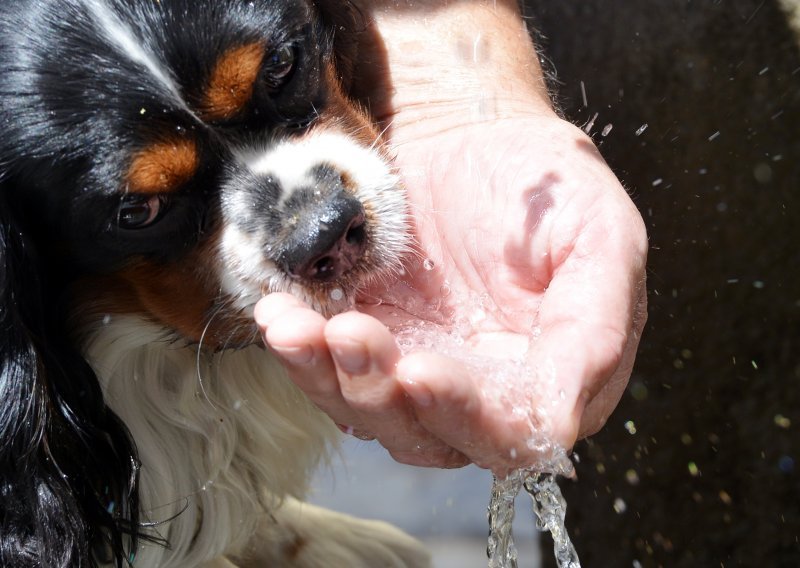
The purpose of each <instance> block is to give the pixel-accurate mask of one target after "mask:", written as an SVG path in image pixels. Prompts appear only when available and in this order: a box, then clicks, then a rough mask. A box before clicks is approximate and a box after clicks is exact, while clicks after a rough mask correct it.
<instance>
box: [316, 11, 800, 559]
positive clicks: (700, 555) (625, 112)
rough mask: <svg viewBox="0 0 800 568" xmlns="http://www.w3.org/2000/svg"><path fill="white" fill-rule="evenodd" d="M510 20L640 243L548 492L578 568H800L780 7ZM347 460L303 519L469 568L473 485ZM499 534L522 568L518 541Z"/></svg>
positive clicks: (784, 40)
mask: <svg viewBox="0 0 800 568" xmlns="http://www.w3.org/2000/svg"><path fill="white" fill-rule="evenodd" d="M526 16H527V17H528V18H529V19H530V27H531V29H532V30H534V34H535V36H536V41H537V44H538V45H539V46H540V48H541V50H542V58H543V61H544V63H545V66H546V68H547V69H548V70H549V71H550V73H551V75H552V86H553V89H554V91H555V92H556V95H557V98H558V100H559V103H560V105H561V107H562V108H563V111H564V113H565V115H566V117H567V118H568V119H569V120H571V121H573V122H575V123H576V124H578V125H581V126H583V127H585V128H586V129H587V130H589V132H590V134H591V135H592V136H593V138H594V140H595V142H596V143H597V144H598V146H599V147H600V149H601V151H602V153H603V154H604V156H605V157H606V159H607V161H608V162H609V164H610V165H611V167H612V168H613V169H614V170H615V171H616V173H617V175H618V176H619V177H620V179H621V180H622V181H623V183H624V184H625V186H626V187H627V188H628V189H629V191H630V194H631V196H632V198H633V199H634V201H635V203H636V204H637V206H638V207H639V209H640V211H641V213H642V215H643V217H644V219H645V222H646V223H647V226H648V230H649V234H650V244H651V248H650V257H649V270H648V278H649V306H650V307H649V313H650V319H649V321H648V326H647V329H646V331H645V335H644V338H643V341H642V344H641V348H640V351H639V356H638V360H637V366H636V369H635V371H634V375H633V377H632V379H631V383H630V386H629V388H628V391H627V393H626V395H625V397H624V398H623V400H622V402H621V404H620V406H619V408H618V410H617V411H616V412H615V414H614V415H613V416H612V418H611V420H610V421H609V423H608V425H607V426H606V427H605V428H604V430H603V431H602V432H600V433H599V434H598V435H596V436H594V437H593V438H592V439H591V440H587V441H584V442H581V443H579V444H578V445H577V446H576V452H577V453H578V454H579V455H580V457H581V461H580V463H579V464H578V466H577V470H578V476H579V481H578V482H575V483H573V482H562V484H561V485H562V488H563V490H564V492H565V495H566V497H567V501H568V510H567V524H568V527H569V529H570V532H571V536H572V540H573V542H574V543H575V546H576V548H577V550H578V553H579V555H580V558H581V561H582V564H583V566H584V567H586V568H591V567H603V568H613V567H617V566H619V567H626V568H629V567H635V568H639V567H661V566H665V567H666V566H669V567H675V566H677V567H682V566H687V567H689V566H692V567H695V566H702V567H706V566H707V567H723V568H729V567H732V566H749V567H752V566H769V567H779V568H780V567H796V566H800V463H798V462H800V56H799V55H798V46H799V45H800V43H798V37H800V36H799V35H798V33H797V32H798V31H800V27H798V25H800V7H799V6H798V2H797V1H796V0H783V1H779V0H703V1H700V0H637V1H636V2H630V1H629V0H582V1H580V2H565V1H563V0H542V1H539V0H529V1H528V2H527V5H526ZM793 26H794V27H793ZM346 453H347V454H348V455H347V461H348V463H349V465H348V466H347V469H339V470H338V471H337V472H336V474H335V476H334V481H331V478H330V477H326V478H320V479H319V480H318V484H317V488H318V490H317V496H316V497H317V501H318V502H321V503H324V504H326V505H329V506H332V507H334V508H337V509H340V510H346V511H350V512H354V513H358V514H361V515H365V516H372V517H379V518H384V519H388V520H391V521H393V522H395V523H396V524H398V525H400V526H401V527H403V528H405V529H406V530H408V531H409V532H411V533H413V534H416V535H418V536H420V537H422V538H423V539H425V540H428V541H430V542H431V544H432V546H433V547H434V550H435V552H436V558H437V560H436V566H437V567H450V566H453V567H462V568H470V567H473V566H474V567H476V568H477V567H479V566H485V565H486V559H485V554H484V549H485V544H486V531H487V528H486V527H487V525H486V506H487V503H488V499H489V491H490V486H491V479H490V478H489V476H488V474H486V473H485V472H481V471H479V470H477V469H474V468H467V469H465V470H462V471H458V472H450V471H428V470H420V469H414V468H406V467H403V466H400V465H398V464H394V463H391V462H390V460H389V459H388V458H387V457H386V455H385V452H383V450H381V448H379V447H378V446H376V445H371V444H365V443H363V442H357V441H353V442H351V443H349V444H348V447H347V448H346ZM331 483H334V485H330V484H331ZM526 513H529V508H527V503H525V504H523V505H520V504H519V503H518V513H517V517H518V518H520V520H526V519H527V520H530V515H529V514H526ZM516 534H517V542H518V543H519V544H520V548H521V550H522V552H521V555H520V556H521V562H520V565H521V566H527V567H530V566H536V565H537V562H538V560H537V559H538V558H539V555H538V551H537V549H536V546H535V538H534V537H533V532H532V528H531V527H519V528H517V530H516ZM550 546H551V545H550V544H548V543H547V542H543V544H542V551H543V553H542V555H541V557H542V564H543V565H544V566H552V565H553V561H552V553H551V552H550V551H551V549H550Z"/></svg>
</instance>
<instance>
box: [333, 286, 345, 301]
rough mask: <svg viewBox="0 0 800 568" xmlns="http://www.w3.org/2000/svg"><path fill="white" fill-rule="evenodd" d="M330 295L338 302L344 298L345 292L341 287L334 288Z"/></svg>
mask: <svg viewBox="0 0 800 568" xmlns="http://www.w3.org/2000/svg"><path fill="white" fill-rule="evenodd" d="M330 296H331V300H333V301H334V302H338V301H339V300H341V299H342V298H344V292H343V291H342V289H341V288H334V289H333V290H331V293H330Z"/></svg>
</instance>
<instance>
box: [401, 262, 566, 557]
mask: <svg viewBox="0 0 800 568" xmlns="http://www.w3.org/2000/svg"><path fill="white" fill-rule="evenodd" d="M426 269H428V268H427V267H426ZM447 292H448V294H449V292H450V290H449V285H447ZM446 295H447V294H445V293H444V291H443V293H442V296H443V297H444V296H446ZM391 303H392V304H394V305H396V306H398V307H400V308H402V309H409V308H414V309H411V310H409V311H411V312H412V313H413V312H414V311H415V309H417V308H419V306H417V305H416V304H415V303H414V301H413V298H412V299H404V298H400V297H396V298H391ZM425 308H426V309H425V311H426V313H428V314H435V313H437V312H438V313H439V314H440V315H441V311H440V310H441V309H442V305H441V303H440V301H438V300H437V301H436V303H434V304H431V305H429V306H425ZM496 310H497V307H496V306H495V305H494V304H493V302H491V300H489V299H488V297H486V296H485V295H481V296H474V297H470V298H467V299H465V300H463V301H460V302H455V303H454V304H453V305H451V311H450V314H451V315H452V317H451V318H448V317H444V318H442V320H439V321H437V322H431V321H420V320H418V321H414V322H408V323H406V324H405V325H400V326H398V327H396V328H394V329H393V330H392V331H393V333H394V335H395V339H396V341H397V344H398V347H399V348H400V350H401V352H402V353H403V354H404V355H405V354H408V353H411V352H414V351H419V350H424V351H435V352H438V353H441V354H443V355H446V356H449V357H453V358H454V359H457V360H459V361H460V362H461V363H462V364H465V365H466V366H467V367H468V368H470V370H471V371H472V372H473V373H474V374H475V375H476V376H482V377H484V379H485V380H484V381H483V383H482V390H483V395H484V396H485V397H486V399H487V400H489V401H493V402H494V403H495V404H498V405H501V406H502V407H503V408H505V409H509V410H510V411H511V412H512V413H513V414H519V415H522V416H527V417H528V419H529V420H530V421H531V433H532V437H531V438H530V439H529V440H527V447H528V449H531V450H535V452H536V454H537V455H539V456H542V457H541V460H540V461H539V462H538V463H535V464H531V467H530V468H526V469H518V470H516V471H514V472H512V473H511V474H510V475H508V476H507V477H505V478H504V479H500V478H498V477H495V478H494V483H493V485H492V490H491V497H490V504H489V510H488V521H489V529H490V533H489V540H488V546H487V554H488V557H489V568H517V559H518V553H517V549H516V547H515V545H514V536H513V532H512V523H513V520H514V515H515V511H514V504H515V499H516V497H517V495H518V494H519V493H520V491H521V490H522V489H523V488H524V489H525V491H526V492H527V493H528V495H529V496H530V498H531V503H532V511H533V514H534V517H535V520H536V528H537V529H538V530H540V531H549V532H550V534H551V535H552V537H553V542H554V552H555V558H556V561H557V563H558V566H559V568H580V562H579V560H578V555H577V553H576V551H575V548H574V547H573V545H572V543H571V541H570V539H569V535H568V534H567V530H566V527H565V524H564V520H565V515H566V502H565V500H564V498H563V496H562V495H561V491H560V489H559V487H558V484H557V483H556V477H557V476H559V475H563V476H572V475H573V474H574V470H573V465H572V462H571V461H570V459H569V457H568V454H567V452H566V451H565V450H564V449H563V448H560V447H557V446H556V445H555V444H553V443H552V442H550V441H549V440H548V439H547V438H546V436H545V434H544V433H543V431H542V430H540V429H539V428H540V427H541V426H542V425H543V424H546V423H547V420H546V416H547V409H546V408H545V407H541V408H531V406H530V403H531V402H532V401H533V400H536V399H537V396H536V393H531V392H523V391H521V390H520V384H521V383H523V384H524V381H522V382H521V381H518V380H517V379H518V378H519V377H523V376H531V374H532V373H535V371H534V370H533V369H531V367H530V366H529V363H528V362H527V361H526V358H525V355H524V353H523V354H521V356H520V357H519V358H513V357H512V358H507V357H492V356H490V355H488V354H486V353H482V354H476V353H474V352H473V350H472V349H471V347H470V345H469V343H468V338H469V337H470V335H471V334H472V333H473V332H474V331H475V329H476V328H478V327H479V326H480V325H481V323H482V322H483V321H484V320H485V319H486V318H487V317H490V315H491V314H492V313H493V312H494V311H496ZM537 337H538V332H537V328H535V327H532V331H531V337H530V339H531V340H532V341H535V340H536V339H537ZM540 379H541V377H540ZM537 425H538V427H537ZM545 430H546V428H545Z"/></svg>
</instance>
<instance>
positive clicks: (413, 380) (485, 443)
mask: <svg viewBox="0 0 800 568" xmlns="http://www.w3.org/2000/svg"><path fill="white" fill-rule="evenodd" d="M397 374H398V377H399V378H400V382H401V384H402V386H403V388H404V390H405V392H406V393H407V394H408V396H409V399H410V400H411V401H412V405H413V408H414V411H415V413H416V415H417V418H418V420H419V422H420V423H421V424H422V425H423V426H424V427H425V429H426V430H428V431H429V432H431V433H432V434H434V435H436V436H437V437H439V438H441V439H442V440H443V441H444V442H446V443H447V444H448V445H450V446H452V447H453V448H455V449H457V450H459V451H461V452H462V453H463V454H464V455H466V456H467V457H468V458H469V459H470V460H471V461H473V462H474V463H476V464H477V465H478V466H480V467H484V468H488V469H492V470H493V471H495V472H496V473H500V474H502V472H505V471H507V470H508V468H510V467H511V466H514V465H516V466H521V465H530V464H532V463H533V461H534V460H536V459H539V458H540V457H541V456H538V455H534V452H533V451H532V450H531V449H529V448H528V447H527V441H528V440H529V439H531V437H532V435H533V432H532V430H534V429H535V428H536V424H533V423H532V419H531V414H529V413H528V412H526V408H525V407H523V411H522V412H514V411H513V410H514V409H513V405H514V404H515V402H514V401H510V400H509V399H508V398H506V397H504V396H498V397H497V398H495V397H493V396H488V397H487V396H486V389H485V388H483V386H481V385H479V384H478V382H477V379H476V378H475V376H474V374H473V373H472V372H471V370H470V369H468V368H467V367H466V366H465V365H464V364H462V363H460V362H458V361H454V360H452V359H450V358H448V357H444V356H442V355H438V354H434V353H417V354H412V355H409V356H407V357H405V358H403V359H401V360H400V361H399V362H398V364H397ZM501 390H502V388H500V386H499V385H498V391H497V392H498V393H500V392H501ZM506 394H507V393H506ZM512 397H513V395H512Z"/></svg>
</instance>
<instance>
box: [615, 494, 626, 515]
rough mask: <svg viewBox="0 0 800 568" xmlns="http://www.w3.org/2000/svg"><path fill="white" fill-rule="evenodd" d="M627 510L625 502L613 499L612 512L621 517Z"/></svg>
mask: <svg viewBox="0 0 800 568" xmlns="http://www.w3.org/2000/svg"><path fill="white" fill-rule="evenodd" d="M627 510H628V505H627V504H625V501H623V500H622V499H620V498H619V497H617V498H616V499H614V511H615V512H616V513H617V514H619V515H621V514H622V513H624V512H625V511H627Z"/></svg>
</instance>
